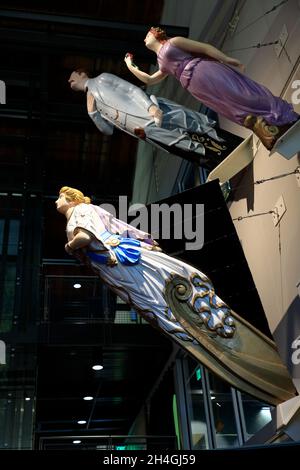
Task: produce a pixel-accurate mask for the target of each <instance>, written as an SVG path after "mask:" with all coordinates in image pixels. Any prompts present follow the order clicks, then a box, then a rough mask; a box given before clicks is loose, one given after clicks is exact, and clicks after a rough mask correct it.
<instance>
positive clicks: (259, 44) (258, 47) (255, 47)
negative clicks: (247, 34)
mask: <svg viewBox="0 0 300 470" xmlns="http://www.w3.org/2000/svg"><path fill="white" fill-rule="evenodd" d="M274 44H279V40H277V41H273V42H266V43H260V42H259V43H257V44H256V45H255V46H248V47H241V48H239V49H230V50H228V51H225V53H226V54H228V53H229V52H230V53H231V52H236V51H246V50H247V49H260V48H261V47H267V46H273V45H274Z"/></svg>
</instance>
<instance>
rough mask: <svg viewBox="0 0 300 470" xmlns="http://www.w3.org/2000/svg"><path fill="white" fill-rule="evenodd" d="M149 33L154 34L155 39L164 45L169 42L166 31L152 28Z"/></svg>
mask: <svg viewBox="0 0 300 470" xmlns="http://www.w3.org/2000/svg"><path fill="white" fill-rule="evenodd" d="M149 32H150V33H152V34H153V36H154V37H155V39H157V40H158V41H159V42H162V43H164V42H166V41H167V40H168V37H167V34H166V32H165V30H164V29H161V28H159V27H155V26H152V27H151V28H150V29H149Z"/></svg>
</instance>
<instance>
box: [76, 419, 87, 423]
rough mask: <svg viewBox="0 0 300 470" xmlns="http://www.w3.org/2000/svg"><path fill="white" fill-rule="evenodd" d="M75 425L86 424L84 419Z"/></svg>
mask: <svg viewBox="0 0 300 470" xmlns="http://www.w3.org/2000/svg"><path fill="white" fill-rule="evenodd" d="M77 424H86V421H85V420H84V419H80V420H79V421H77Z"/></svg>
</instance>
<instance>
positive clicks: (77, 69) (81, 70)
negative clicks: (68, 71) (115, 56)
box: [74, 67, 91, 78]
mask: <svg viewBox="0 0 300 470" xmlns="http://www.w3.org/2000/svg"><path fill="white" fill-rule="evenodd" d="M74 72H77V73H85V74H86V76H87V77H89V78H90V76H91V73H90V71H89V70H88V69H85V68H84V67H76V68H75V69H74Z"/></svg>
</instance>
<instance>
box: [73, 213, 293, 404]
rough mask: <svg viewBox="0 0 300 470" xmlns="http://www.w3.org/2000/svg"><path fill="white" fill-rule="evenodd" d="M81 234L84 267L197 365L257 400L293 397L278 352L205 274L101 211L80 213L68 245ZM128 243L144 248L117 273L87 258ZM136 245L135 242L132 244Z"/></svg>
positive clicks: (141, 233)
mask: <svg viewBox="0 0 300 470" xmlns="http://www.w3.org/2000/svg"><path fill="white" fill-rule="evenodd" d="M79 229H83V230H85V231H88V232H89V233H90V234H92V235H93V241H92V242H91V243H90V244H89V246H88V247H87V249H84V250H81V251H82V254H83V257H84V260H85V261H86V263H87V264H91V266H92V268H93V269H94V270H95V271H96V273H97V274H98V275H99V277H100V278H101V279H102V280H103V281H104V282H105V284H107V285H108V286H109V287H110V288H111V289H112V290H113V291H114V292H115V293H116V294H117V295H119V296H120V297H121V298H122V299H123V300H124V301H125V302H127V303H128V304H130V305H131V306H132V307H133V308H134V309H135V310H136V311H137V312H138V313H139V314H140V315H141V316H142V317H143V318H145V319H146V320H147V321H149V322H150V323H151V324H152V325H153V326H155V327H156V328H158V329H159V330H161V331H162V332H164V333H165V334H166V335H167V336H169V337H170V338H172V339H173V340H174V341H175V342H176V343H177V344H179V345H180V346H181V347H182V348H184V349H185V350H186V351H188V352H189V353H190V354H191V355H192V356H193V357H194V358H195V359H196V360H197V361H199V362H201V363H202V364H204V365H205V366H207V367H209V368H210V370H211V371H212V372H214V373H216V374H218V375H219V377H221V378H222V379H224V380H226V381H227V382H229V383H230V384H231V385H233V386H234V387H236V388H238V389H240V390H243V391H245V392H246V393H249V394H251V395H253V396H255V397H257V398H259V399H260V400H263V401H266V402H269V403H272V404H278V403H281V402H283V401H286V400H288V399H290V398H292V397H294V396H295V394H296V390H295V388H294V385H293V382H292V381H291V379H290V377H289V374H288V371H287V369H286V367H285V366H284V365H283V364H282V361H281V360H280V358H279V356H278V352H277V349H276V346H275V344H274V343H273V342H272V341H271V340H270V339H269V338H267V337H266V336H265V335H263V334H262V333H261V332H260V331H258V330H256V328H254V327H253V326H252V325H251V324H249V323H248V322H247V321H246V320H244V319H243V318H242V317H240V316H239V315H237V314H236V313H235V312H233V311H232V310H231V309H230V308H229V307H228V306H227V305H226V304H225V303H224V302H223V301H222V300H221V299H220V298H219V297H218V296H217V295H216V294H215V291H214V287H213V285H212V283H211V281H210V280H209V279H208V277H207V276H206V275H205V274H204V273H202V272H201V271H199V270H198V269H195V268H193V267H192V266H190V265H188V264H187V263H184V262H183V261H180V260H178V259H176V258H173V257H171V256H168V255H166V254H164V253H161V252H158V251H152V245H153V240H152V239H151V237H150V235H148V234H147V233H145V232H141V231H140V230H137V229H135V228H134V227H132V226H130V225H127V224H125V223H123V222H122V221H120V220H118V219H115V218H114V217H113V216H112V215H111V214H109V213H108V212H107V211H105V210H103V209H102V208H100V207H98V206H94V205H92V204H79V205H77V206H75V208H74V211H73V213H72V215H71V217H70V219H69V221H68V223H67V237H68V240H72V238H73V237H74V235H76V233H77V231H78V230H79ZM108 232H109V233H108ZM117 233H118V234H119V235H120V236H121V239H122V238H123V242H122V241H121V243H119V245H118V246H117V248H116V247H115V248H113V247H112V245H110V243H111V241H112V237H113V235H111V234H117ZM101 236H102V240H101ZM106 236H108V237H110V238H105V237H106ZM115 238H116V236H115ZM124 238H127V239H128V238H136V239H139V240H140V241H141V246H140V247H139V246H138V248H136V253H137V255H139V254H140V258H139V259H138V256H137V259H138V262H137V263H136V264H133V265H126V264H122V263H121V262H120V261H119V262H118V264H117V265H115V266H108V265H107V264H102V263H100V262H95V261H93V255H91V254H88V253H87V251H90V252H93V251H94V252H95V251H98V253H99V251H100V252H102V256H103V253H104V258H105V257H106V255H105V253H107V252H109V251H110V250H111V251H112V252H113V253H114V254H117V250H118V249H120V247H121V246H122V243H123V244H126V243H127V242H126V240H124ZM134 244H136V242H132V240H130V243H128V245H129V246H133V245H134ZM137 245H138V244H137ZM114 250H115V251H114ZM139 250H140V253H139ZM75 256H76V251H75ZM97 256H98V254H97V255H96V257H97ZM100 256H101V255H100ZM133 258H134V257H133ZM98 259H99V258H98ZM105 263H106V260H105Z"/></svg>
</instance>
